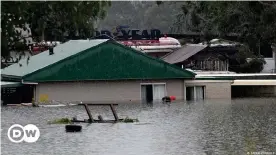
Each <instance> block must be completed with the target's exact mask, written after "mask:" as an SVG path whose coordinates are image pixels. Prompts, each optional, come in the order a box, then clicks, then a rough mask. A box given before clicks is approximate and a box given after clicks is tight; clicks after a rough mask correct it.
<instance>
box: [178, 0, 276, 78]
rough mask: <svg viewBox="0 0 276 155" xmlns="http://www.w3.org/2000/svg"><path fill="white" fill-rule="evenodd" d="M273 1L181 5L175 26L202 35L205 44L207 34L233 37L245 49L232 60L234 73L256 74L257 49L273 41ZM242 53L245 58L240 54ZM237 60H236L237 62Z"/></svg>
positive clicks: (258, 65) (260, 64) (275, 9)
mask: <svg viewBox="0 0 276 155" xmlns="http://www.w3.org/2000/svg"><path fill="white" fill-rule="evenodd" d="M275 17H276V2H261V1H256V2H253V1H252V2H245V1H241V2H238V1H235V2H226V1H222V2H206V1H202V2H198V1H192V2H184V4H183V6H182V14H181V15H179V17H178V22H177V24H176V27H178V28H180V29H181V28H182V27H184V25H185V27H187V28H188V30H190V31H193V32H199V33H201V34H204V38H205V40H206V41H207V42H208V41H209V40H210V39H213V38H211V37H210V34H218V35H219V36H220V38H224V36H225V35H233V34H234V35H237V36H238V41H239V42H241V43H242V44H243V45H244V46H246V47H248V48H247V49H246V51H240V52H239V53H238V55H236V56H241V57H240V58H239V57H236V58H234V59H236V60H235V61H236V65H237V66H239V67H240V68H239V69H238V68H235V69H233V68H232V70H236V71H237V72H246V73H247V72H258V71H261V69H262V68H263V64H265V61H264V59H263V58H262V56H261V55H260V46H261V45H262V44H264V43H268V44H272V43H275V42H276V29H275V27H276V18H275ZM241 53H243V54H244V53H246V56H247V58H253V59H252V60H251V61H246V58H244V57H242V55H240V54H241ZM238 59H240V60H238Z"/></svg>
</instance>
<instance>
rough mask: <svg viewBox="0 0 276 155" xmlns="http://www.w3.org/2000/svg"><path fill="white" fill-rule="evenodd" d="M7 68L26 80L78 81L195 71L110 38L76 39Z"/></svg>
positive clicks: (160, 76) (161, 76) (173, 75)
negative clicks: (184, 68)
mask: <svg viewBox="0 0 276 155" xmlns="http://www.w3.org/2000/svg"><path fill="white" fill-rule="evenodd" d="M26 61H27V60H21V61H20V63H21V64H22V66H21V67H20V66H19V65H18V64H15V65H12V66H10V67H7V68H5V69H4V70H3V71H2V74H7V75H15V76H22V78H23V79H24V81H31V82H32V81H33V82H46V81H79V80H122V79H125V80H130V79H173V78H193V77H194V76H195V74H194V73H193V72H190V71H187V70H183V69H181V68H179V67H177V66H174V65H171V64H168V63H166V62H164V61H162V60H159V59H155V58H152V57H150V56H148V55H146V54H143V53H141V52H139V51H136V50H134V49H132V48H130V47H126V46H124V45H121V44H119V43H117V42H114V41H111V40H109V41H107V40H77V41H76V40H75V41H69V42H66V43H64V44H61V45H59V46H57V47H55V48H54V54H53V55H49V52H48V51H46V52H43V53H40V54H38V55H36V56H33V57H31V59H30V62H29V64H27V63H26Z"/></svg>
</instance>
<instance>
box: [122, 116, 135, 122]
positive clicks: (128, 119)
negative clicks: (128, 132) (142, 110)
mask: <svg viewBox="0 0 276 155" xmlns="http://www.w3.org/2000/svg"><path fill="white" fill-rule="evenodd" d="M121 122H124V123H134V122H139V120H138V119H131V118H129V117H126V118H125V119H123V120H122V121H121Z"/></svg>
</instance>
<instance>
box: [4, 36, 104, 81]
mask: <svg viewBox="0 0 276 155" xmlns="http://www.w3.org/2000/svg"><path fill="white" fill-rule="evenodd" d="M107 40H108V39H97V40H70V41H68V42H66V43H63V44H60V45H58V46H56V47H54V54H53V55H49V50H47V51H44V52H42V53H39V54H37V55H34V56H32V57H30V59H29V63H27V58H25V59H22V60H20V61H19V62H18V63H16V64H13V65H11V66H8V67H6V68H4V69H1V74H4V75H12V76H21V77H22V76H25V75H28V74H30V73H33V72H35V71H37V70H39V69H42V68H45V67H47V66H49V65H51V64H54V63H57V62H59V61H60V60H63V59H65V58H67V57H70V56H72V55H75V54H77V53H79V52H82V51H84V50H86V49H88V48H91V47H93V46H96V45H99V44H101V43H103V42H106V41H107ZM20 64H21V66H20Z"/></svg>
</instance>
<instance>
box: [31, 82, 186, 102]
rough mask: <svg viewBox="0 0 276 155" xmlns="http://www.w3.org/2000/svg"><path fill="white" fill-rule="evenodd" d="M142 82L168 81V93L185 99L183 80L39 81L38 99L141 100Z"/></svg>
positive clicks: (37, 88) (61, 100)
mask: <svg viewBox="0 0 276 155" xmlns="http://www.w3.org/2000/svg"><path fill="white" fill-rule="evenodd" d="M141 83H166V91H167V95H174V96H176V98H177V99H182V100H183V99H184V95H183V94H184V92H183V84H184V81H183V80H139V81H129V80H128V81H93V82H92V81H91V82H59V83H39V84H38V85H37V87H36V90H35V91H36V92H35V94H36V97H35V98H36V101H41V100H43V99H44V100H45V98H46V100H48V101H59V102H67V101H92V102H140V100H141V92H140V91H141V88H140V87H141V86H140V84H141Z"/></svg>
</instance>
